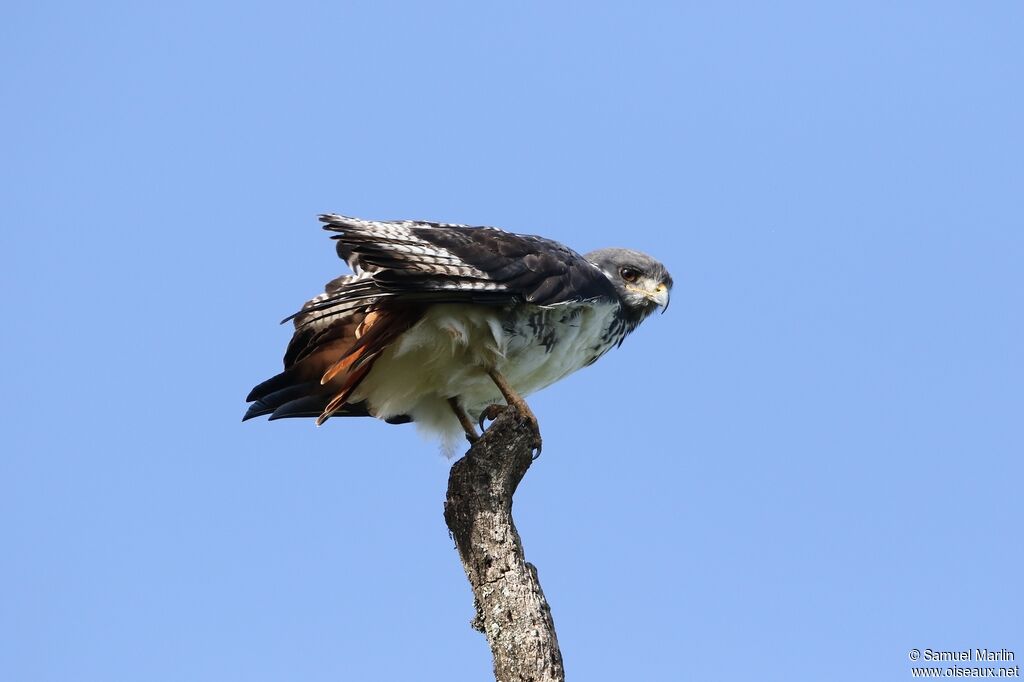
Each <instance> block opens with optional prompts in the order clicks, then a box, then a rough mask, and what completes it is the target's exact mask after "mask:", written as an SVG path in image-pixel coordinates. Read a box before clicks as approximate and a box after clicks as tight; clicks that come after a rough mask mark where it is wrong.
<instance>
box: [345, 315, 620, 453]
mask: <svg viewBox="0 0 1024 682" xmlns="http://www.w3.org/2000/svg"><path fill="white" fill-rule="evenodd" d="M617 311H618V304H613V303H586V304H575V303H574V304H562V305H558V306H552V307H549V308H540V307H537V306H515V307H513V308H511V309H509V308H500V307H488V306H483V305H464V304H446V305H435V306H432V307H431V308H430V309H429V310H428V311H427V313H426V314H425V315H424V316H423V319H421V320H420V321H419V322H418V323H417V324H416V325H415V326H414V327H413V328H412V329H410V330H409V331H408V332H406V333H405V334H403V335H402V336H401V337H400V338H399V339H398V341H396V342H395V343H394V344H393V345H392V346H391V347H390V348H388V349H387V350H386V351H385V352H384V353H383V354H382V355H381V357H380V358H378V359H377V361H376V362H375V363H374V365H373V370H372V371H371V372H370V373H369V374H368V375H367V377H366V378H365V379H364V380H363V381H362V383H361V384H360V385H359V388H358V389H357V390H356V392H355V394H354V395H353V396H352V401H353V402H355V401H360V400H366V401H367V403H368V406H369V409H370V412H371V414H373V415H375V416H377V417H379V418H381V419H386V418H388V417H393V416H396V415H403V414H405V415H409V416H411V417H412V418H413V421H415V422H416V423H417V425H418V426H419V427H420V429H421V430H425V431H427V432H431V433H433V434H437V435H440V436H441V437H442V439H443V441H444V442H445V446H446V448H445V449H446V450H447V449H449V448H451V447H454V445H455V444H456V443H458V442H459V441H460V440H461V439H462V428H461V427H460V426H459V423H458V420H457V419H456V418H455V416H454V414H453V413H452V410H451V407H450V405H449V404H448V399H449V398H452V397H456V398H458V399H459V401H460V403H461V404H462V406H463V408H464V409H465V410H466V411H467V412H468V413H469V415H470V417H471V418H473V419H474V420H475V419H477V418H478V417H479V414H480V412H481V411H482V410H483V409H484V408H485V407H487V406H488V405H491V404H495V403H497V404H503V403H504V400H503V399H502V397H501V393H500V392H499V391H498V390H497V388H496V387H495V385H494V382H492V381H491V379H490V377H488V376H487V369H488V368H489V367H495V368H496V369H497V370H498V371H499V372H501V373H502V374H503V375H504V376H505V378H506V379H508V381H509V382H510V383H511V384H512V386H513V387H514V388H515V389H516V390H517V391H518V392H519V393H520V395H524V396H526V395H529V394H531V393H533V392H535V391H538V390H540V389H542V388H544V387H545V386H548V385H550V384H552V383H554V382H556V381H558V380H559V379H562V378H564V377H565V376H567V375H569V374H571V373H572V372H575V371H576V370H578V369H580V368H581V367H583V366H585V365H587V364H590V363H591V362H593V361H594V360H596V359H597V358H598V357H600V356H601V355H603V354H604V353H605V352H607V351H608V349H609V348H611V346H612V345H614V344H615V343H618V341H619V338H618V336H617V335H612V334H609V328H610V327H611V325H612V323H613V321H614V319H615V314H616V312H617Z"/></svg>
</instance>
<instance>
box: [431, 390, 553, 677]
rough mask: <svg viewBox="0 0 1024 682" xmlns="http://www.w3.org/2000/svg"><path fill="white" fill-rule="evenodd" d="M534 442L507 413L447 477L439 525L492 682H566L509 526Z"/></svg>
mask: <svg viewBox="0 0 1024 682" xmlns="http://www.w3.org/2000/svg"><path fill="white" fill-rule="evenodd" d="M536 438H537V434H536V432H535V431H534V428H533V427H532V425H531V424H530V422H529V421H528V420H526V419H524V418H523V417H522V416H521V415H520V414H519V412H518V411H516V410H515V408H511V407H510V408H506V410H505V411H504V412H502V413H501V414H500V415H499V416H498V418H497V419H496V420H495V421H494V423H492V424H491V426H490V428H488V429H487V431H485V432H484V435H483V436H482V437H481V438H480V440H478V441H477V442H476V443H474V444H473V447H471V448H470V449H469V452H467V453H466V456H465V457H463V458H462V459H460V460H459V461H457V462H456V463H455V464H454V465H452V470H451V474H450V475H449V477H448V496H447V499H446V501H445V505H444V519H445V522H446V523H447V524H448V529H449V530H450V531H451V535H452V538H453V539H454V540H455V546H456V548H457V549H458V550H459V558H461V559H462V565H463V567H464V568H465V569H466V576H467V577H468V578H469V584H470V586H471V587H472V588H473V596H474V602H475V606H476V617H475V618H474V619H473V621H472V626H473V627H474V628H476V629H477V630H479V631H481V632H483V633H484V634H485V635H486V636H487V641H488V643H489V644H490V645H491V653H492V654H493V655H494V677H495V679H496V680H497V682H563V681H564V680H565V673H564V671H563V670H562V653H561V651H560V650H559V648H558V638H557V637H556V636H555V624H554V622H553V621H552V619H551V608H550V607H549V606H548V602H547V600H546V599H545V598H544V592H543V591H541V588H540V582H539V581H538V579H537V569H536V568H535V567H534V566H533V565H532V564H530V563H527V561H526V559H525V558H524V557H523V545H522V542H521V541H520V539H519V532H518V531H517V530H516V526H515V524H514V523H513V521H512V495H513V494H514V493H515V491H516V487H517V486H518V485H519V482H520V481H521V480H522V479H523V475H524V474H526V470H527V469H528V468H529V467H530V463H531V462H532V460H533V446H534V444H535V443H536V442H537V441H536Z"/></svg>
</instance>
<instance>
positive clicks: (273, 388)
mask: <svg viewBox="0 0 1024 682" xmlns="http://www.w3.org/2000/svg"><path fill="white" fill-rule="evenodd" d="M296 381H297V383H295V382H296ZM333 397H334V395H333V393H332V392H331V391H329V390H327V389H325V388H324V387H323V386H321V385H320V384H319V383H317V382H315V381H302V380H301V379H298V378H297V377H296V375H295V374H294V373H289V372H287V371H285V372H282V373H281V374H278V375H277V376H275V377H271V378H270V379H267V380H266V381H264V382H263V383H262V384H260V385H258V386H256V387H255V388H254V389H252V391H250V392H249V396H248V398H247V400H249V401H250V402H252V405H250V406H249V409H248V410H247V411H246V413H245V416H244V417H242V421H246V420H248V419H252V418H254V417H262V416H264V415H268V414H269V415H270V420H271V421H273V420H275V419H287V418H293V417H312V418H314V419H315V418H317V417H319V416H320V415H321V414H322V413H323V411H324V409H326V407H327V405H328V403H330V402H331V399H332V398H333ZM332 416H335V417H369V416H371V415H370V413H369V411H368V410H367V409H366V403H362V402H360V403H355V404H346V405H344V406H343V407H342V408H341V409H339V410H338V411H337V412H335V413H334V414H333V415H332ZM407 421H408V418H407V417H405V416H401V415H400V416H398V417H393V418H392V419H389V420H388V422H389V423H392V424H396V423H397V424H404V423H405V422H407Z"/></svg>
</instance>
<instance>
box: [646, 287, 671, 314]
mask: <svg viewBox="0 0 1024 682" xmlns="http://www.w3.org/2000/svg"><path fill="white" fill-rule="evenodd" d="M668 293H669V292H668V287H667V286H665V283H664V282H660V283H659V284H658V286H657V287H655V288H654V291H648V292H645V295H646V296H647V298H649V299H650V300H652V301H654V302H655V303H657V304H658V305H659V306H661V314H662V315H664V314H665V311H666V310H668V303H669V295H668Z"/></svg>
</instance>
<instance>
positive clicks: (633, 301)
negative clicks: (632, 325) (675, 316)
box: [585, 249, 672, 319]
mask: <svg viewBox="0 0 1024 682" xmlns="http://www.w3.org/2000/svg"><path fill="white" fill-rule="evenodd" d="M585 258H586V259H587V260H588V261H590V262H591V263H593V264H594V265H596V266H597V267H598V268H599V269H600V270H601V271H602V272H604V274H605V275H606V276H607V277H608V279H609V280H611V283H612V286H614V287H615V291H617V292H618V294H619V298H620V299H622V301H623V303H624V304H625V307H626V309H627V310H628V311H629V312H631V313H632V314H633V315H634V316H636V317H637V318H638V319H643V318H645V317H647V316H648V315H650V314H651V313H652V312H654V309H655V308H658V307H660V308H661V310H662V312H664V311H665V310H667V309H668V301H669V292H670V291H671V290H672V275H670V274H668V270H666V269H665V266H664V265H662V264H661V263H659V262H658V261H656V260H654V259H653V258H651V257H650V256H648V255H647V254H646V253H640V252H639V251H632V250H630V249H598V250H597V251H591V252H590V253H588V254H587V255H586V256H585Z"/></svg>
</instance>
